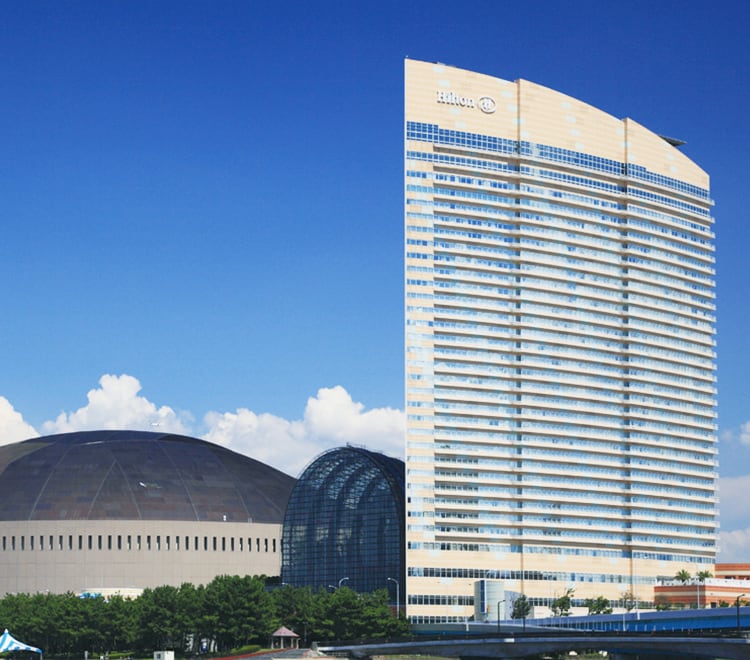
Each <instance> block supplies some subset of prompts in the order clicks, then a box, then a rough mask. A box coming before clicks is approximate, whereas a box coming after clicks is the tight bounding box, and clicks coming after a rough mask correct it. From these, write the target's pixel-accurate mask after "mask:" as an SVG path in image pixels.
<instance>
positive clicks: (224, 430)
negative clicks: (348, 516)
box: [0, 374, 404, 476]
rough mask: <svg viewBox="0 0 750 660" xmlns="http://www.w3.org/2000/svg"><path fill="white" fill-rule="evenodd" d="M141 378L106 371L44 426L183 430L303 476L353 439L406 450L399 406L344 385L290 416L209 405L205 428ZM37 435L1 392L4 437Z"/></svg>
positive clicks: (51, 429) (50, 429) (52, 429)
mask: <svg viewBox="0 0 750 660" xmlns="http://www.w3.org/2000/svg"><path fill="white" fill-rule="evenodd" d="M140 391H141V383H140V382H139V380H138V379H137V378H135V377H133V376H130V375H128V374H120V375H112V374H105V375H103V376H102V377H101V378H100V379H99V386H98V387H96V388H94V389H92V390H90V391H89V392H88V394H87V395H86V398H87V403H86V405H84V406H82V407H80V408H78V409H77V410H75V411H72V412H61V413H60V414H59V415H58V416H57V418H56V419H53V420H49V421H46V422H44V424H43V425H42V432H43V433H45V434H52V433H69V432H72V431H86V430H94V429H132V430H145V431H160V432H168V433H181V434H184V435H190V436H194V437H202V438H203V439H205V440H208V441H210V442H214V443H216V444H220V445H223V446H225V447H227V448H229V449H232V450H233V451H236V452H238V453H241V454H245V455H246V456H250V457H251V458H254V459H256V460H258V461H261V462H263V463H266V464H267V465H270V466H271V467H275V468H276V469H278V470H282V471H283V472H286V473H287V474H291V475H294V476H298V475H299V474H300V473H301V472H302V470H303V469H304V468H305V467H306V466H307V465H308V464H309V463H310V461H312V460H313V459H314V458H315V457H316V456H317V455H318V454H320V453H321V452H323V451H325V450H327V449H331V448H333V447H340V446H342V445H345V444H347V443H351V444H355V445H362V446H365V447H367V448H368V449H371V450H374V451H382V452H384V453H386V454H389V455H392V456H398V457H401V456H402V455H403V447H404V415H403V413H402V412H401V411H400V410H395V409H393V408H374V409H371V410H366V409H365V406H364V405H363V404H362V403H358V402H355V401H353V400H352V397H351V396H350V395H349V393H348V392H347V391H346V390H345V389H344V388H343V387H341V386H336V387H331V388H321V389H320V390H318V392H317V394H316V395H315V396H312V397H310V398H309V399H308V400H307V405H306V406H305V410H304V413H303V415H302V418H301V419H296V420H287V419H284V418H282V417H277V416H276V415H272V414H269V413H256V412H253V411H252V410H250V409H249V408H239V409H237V410H236V411H234V412H213V411H212V412H208V413H206V414H205V416H204V417H203V420H202V424H201V425H200V428H195V425H194V424H193V417H192V416H191V415H189V414H187V413H180V414H178V413H176V412H175V410H174V409H173V408H170V407H169V406H165V405H162V406H157V405H156V404H155V403H153V402H152V401H150V400H149V399H147V398H146V397H144V396H143V395H142V394H140ZM37 435H39V434H38V433H37V431H36V430H35V429H34V428H33V427H32V426H30V425H29V424H27V423H26V422H24V420H23V417H22V416H21V414H20V413H18V412H16V411H15V410H14V409H13V407H12V406H11V404H10V403H9V402H8V401H7V400H6V399H4V398H2V397H0V437H1V438H2V442H6V443H9V442H16V441H19V440H24V439H26V438H29V437H34V436H37Z"/></svg>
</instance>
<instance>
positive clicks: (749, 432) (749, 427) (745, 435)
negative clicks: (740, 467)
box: [740, 422, 750, 445]
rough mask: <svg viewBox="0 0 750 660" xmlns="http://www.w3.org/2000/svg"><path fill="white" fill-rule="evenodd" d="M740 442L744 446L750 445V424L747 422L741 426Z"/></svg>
mask: <svg viewBox="0 0 750 660" xmlns="http://www.w3.org/2000/svg"><path fill="white" fill-rule="evenodd" d="M740 442H741V443H742V444H743V445H750V422H745V423H744V424H743V425H742V426H740Z"/></svg>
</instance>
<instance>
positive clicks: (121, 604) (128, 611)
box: [0, 575, 409, 658]
mask: <svg viewBox="0 0 750 660" xmlns="http://www.w3.org/2000/svg"><path fill="white" fill-rule="evenodd" d="M0 625H2V626H3V627H5V628H7V629H8V630H9V631H10V632H11V633H12V634H13V636H14V637H16V638H18V639H20V640H22V641H23V642H25V643H27V644H30V645H32V646H38V647H40V648H41V649H42V651H43V652H44V655H45V656H47V657H50V656H56V657H63V656H75V657H78V658H80V657H82V656H83V654H84V652H86V651H88V652H89V654H94V655H97V656H101V655H110V654H115V653H121V654H123V655H134V656H140V657H151V656H152V653H153V651H155V650H165V649H173V650H174V651H175V655H177V656H193V655H199V654H202V653H207V652H208V653H214V654H218V655H221V654H229V653H231V652H232V651H233V650H239V649H243V648H247V647H250V646H253V645H256V646H258V647H262V648H265V647H268V646H269V642H270V638H271V635H272V634H273V632H274V631H275V630H276V629H278V628H279V627H280V626H282V625H283V626H286V627H287V628H290V629H291V630H293V631H294V632H295V633H297V634H298V635H299V637H300V644H301V645H306V644H309V643H311V642H312V641H331V640H344V639H357V638H378V637H391V636H398V635H402V634H405V633H407V632H408V629H409V626H408V623H407V621H406V620H405V619H404V618H397V617H396V616H395V613H394V612H393V610H392V609H391V607H390V606H389V603H388V593H387V591H386V590H385V589H383V590H380V591H376V592H374V593H371V594H360V593H357V592H355V591H353V590H352V589H349V588H348V587H346V586H343V587H341V588H339V589H337V590H335V591H334V592H329V591H326V590H323V589H321V590H319V591H313V590H312V589H310V588H306V587H301V588H295V587H292V586H289V585H279V584H274V583H273V581H272V580H267V579H266V578H264V577H250V576H245V577H239V576H227V575H224V576H219V577H216V578H214V580H212V581H211V582H210V583H209V584H207V585H200V586H194V585H192V584H189V583H185V584H183V585H181V586H180V587H173V586H162V587H156V588H154V589H146V590H144V591H143V592H142V593H141V595H140V596H138V597H137V598H124V597H122V596H119V595H116V596H111V597H108V598H103V597H101V596H95V597H88V598H81V597H79V596H76V595H75V594H73V593H66V594H49V593H47V594H42V593H37V594H9V595H6V596H5V597H4V598H3V599H2V600H0Z"/></svg>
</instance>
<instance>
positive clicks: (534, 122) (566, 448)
mask: <svg viewBox="0 0 750 660" xmlns="http://www.w3.org/2000/svg"><path fill="white" fill-rule="evenodd" d="M405 129H406V144H405V151H406V153H405V178H406V181H405V186H406V410H407V417H408V421H407V449H406V461H407V462H406V468H407V476H406V481H407V504H406V508H407V520H406V523H407V531H406V540H407V549H406V566H407V577H406V582H407V584H406V595H407V608H408V609H407V613H408V615H409V616H410V617H411V618H412V620H413V621H415V622H437V621H463V620H464V619H465V617H468V616H471V615H473V614H474V586H475V583H476V582H477V581H479V580H482V579H490V580H498V581H502V583H503V585H504V588H505V589H506V590H508V591H510V592H516V593H523V594H525V595H526V596H527V597H528V598H529V599H531V601H532V603H534V604H535V605H536V606H542V607H541V609H542V611H543V610H544V608H543V606H544V605H546V604H549V603H550V602H551V600H552V599H554V598H556V597H559V596H562V595H564V594H565V593H566V592H567V591H568V590H569V589H573V592H572V595H573V599H574V601H575V600H577V599H579V600H581V601H582V600H584V599H586V598H590V597H596V596H600V595H602V596H606V597H607V598H610V599H612V600H618V599H620V598H623V599H626V598H630V597H631V596H632V597H634V598H635V599H638V600H640V601H650V600H652V599H653V589H652V585H653V583H654V580H655V578H656V577H657V576H665V577H672V576H674V575H675V573H676V572H677V571H678V570H681V569H683V568H685V569H687V570H688V571H689V572H690V573H691V574H695V573H696V572H698V571H700V570H712V569H713V564H714V560H715V551H716V548H715V541H716V527H717V523H716V510H715V508H716V507H715V504H716V503H715V482H716V422H715V418H716V412H715V407H716V385H715V358H716V355H715V340H714V334H715V328H714V326H715V324H714V310H715V307H714V234H713V231H712V222H713V221H712V217H711V206H712V202H711V198H710V196H709V190H708V186H709V181H708V176H707V174H706V173H705V172H704V171H703V170H702V169H700V168H699V167H698V166H697V165H696V164H695V163H693V162H692V161H691V160H690V159H688V158H687V157H686V156H685V155H684V153H682V152H681V151H680V149H679V148H678V147H679V144H680V143H679V142H678V141H676V140H672V139H669V138H664V137H660V136H659V135H657V134H655V133H652V132H651V131H649V130H648V129H646V128H644V127H643V126H640V125H639V124H637V123H636V122H634V121H632V120H630V119H624V120H621V119H617V118H615V117H613V116H611V115H609V114H607V113H605V112H603V111H601V110H598V109H597V108H594V107H592V106H590V105H587V104H586V103H583V102H581V101H578V100H576V99H574V98H571V97H569V96H566V95H564V94H561V93H559V92H556V91H553V90H551V89H547V88H545V87H542V86H540V85H536V84H534V83H530V82H527V81H525V80H518V81H516V82H509V81H506V80H500V79H498V78H493V77H490V76H487V75H481V74H478V73H473V72H470V71H464V70H461V69H457V68H454V67H450V66H444V65H442V64H433V63H427V62H419V61H413V60H407V61H406V127H405ZM480 584H481V583H480ZM495 606H496V604H494V603H493V604H492V607H493V608H494V607H495ZM505 607H507V605H506V606H501V607H500V609H501V610H502V609H504V608H505ZM497 614H498V615H499V614H500V612H498V613H497ZM503 616H505V613H503ZM489 618H490V620H494V618H495V613H494V612H493V613H492V614H490V616H489Z"/></svg>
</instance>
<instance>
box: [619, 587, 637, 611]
mask: <svg viewBox="0 0 750 660" xmlns="http://www.w3.org/2000/svg"><path fill="white" fill-rule="evenodd" d="M636 605H637V601H636V598H635V594H634V593H633V592H632V591H626V592H625V593H624V594H623V595H622V606H623V608H625V610H626V611H628V612H630V611H631V610H633V609H634V608H635V606H636Z"/></svg>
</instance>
